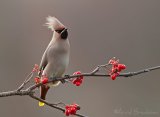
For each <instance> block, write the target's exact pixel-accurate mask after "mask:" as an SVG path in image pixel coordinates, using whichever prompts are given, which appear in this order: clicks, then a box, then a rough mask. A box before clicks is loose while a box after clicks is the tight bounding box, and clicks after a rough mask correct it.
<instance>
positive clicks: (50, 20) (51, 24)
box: [46, 16, 68, 39]
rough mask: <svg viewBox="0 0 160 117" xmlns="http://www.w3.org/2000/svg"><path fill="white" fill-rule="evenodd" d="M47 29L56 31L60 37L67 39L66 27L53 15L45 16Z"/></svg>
mask: <svg viewBox="0 0 160 117" xmlns="http://www.w3.org/2000/svg"><path fill="white" fill-rule="evenodd" d="M46 20H47V23H46V25H47V26H48V28H49V29H51V30H52V31H54V32H55V33H57V34H58V35H59V36H60V37H61V39H67V37H68V31H67V28H66V27H65V26H64V25H63V24H62V23H61V22H60V21H59V20H58V19H57V18H55V17H51V16H48V17H47V18H46Z"/></svg>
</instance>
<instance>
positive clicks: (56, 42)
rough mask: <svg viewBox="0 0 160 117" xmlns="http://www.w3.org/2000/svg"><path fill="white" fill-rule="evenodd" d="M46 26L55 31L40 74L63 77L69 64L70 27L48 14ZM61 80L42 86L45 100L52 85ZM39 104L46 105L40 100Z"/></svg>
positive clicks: (41, 64) (44, 55) (43, 59)
mask: <svg viewBox="0 0 160 117" xmlns="http://www.w3.org/2000/svg"><path fill="white" fill-rule="evenodd" d="M46 20H47V22H46V24H45V25H46V26H47V27H48V28H49V29H51V31H52V32H53V36H52V39H51V41H50V43H49V44H48V46H47V48H46V50H45V51H44V53H43V56H42V58H41V62H40V65H39V69H40V71H39V73H38V76H39V77H40V79H42V76H47V77H48V78H53V79H54V78H55V77H62V76H63V75H64V72H65V71H66V69H67V67H68V64H69V55H70V43H69V40H68V29H67V28H66V26H65V25H63V24H62V23H61V22H60V21H59V20H58V19H57V18H56V17H52V16H48V17H47V18H46ZM60 82H61V81H54V82H52V83H48V84H46V85H41V86H40V98H41V99H43V100H45V99H46V94H47V92H48V90H49V89H50V87H55V86H58V85H59V84H60ZM39 106H44V103H43V102H39Z"/></svg>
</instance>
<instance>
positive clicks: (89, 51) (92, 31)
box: [0, 0, 160, 117]
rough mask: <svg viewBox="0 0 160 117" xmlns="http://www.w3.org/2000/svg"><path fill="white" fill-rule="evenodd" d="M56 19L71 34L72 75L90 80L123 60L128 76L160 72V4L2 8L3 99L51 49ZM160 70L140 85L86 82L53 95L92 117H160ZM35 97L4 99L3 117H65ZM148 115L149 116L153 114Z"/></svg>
mask: <svg viewBox="0 0 160 117" xmlns="http://www.w3.org/2000/svg"><path fill="white" fill-rule="evenodd" d="M48 15H52V16H56V17H57V18H59V19H60V20H61V21H62V22H63V23H64V24H65V25H66V26H67V27H68V29H69V39H70V43H71V48H72V51H71V59H70V65H69V68H68V70H67V72H66V74H72V73H73V72H74V71H77V70H81V71H82V72H89V71H90V70H92V69H93V68H94V67H95V66H96V65H98V64H104V63H106V62H107V61H108V60H109V59H110V58H112V57H113V56H116V57H117V58H119V59H120V61H121V63H125V64H126V65H127V70H126V72H128V71H136V70H139V69H143V68H147V67H151V66H156V65H160V62H159V61H160V52H159V50H160V46H159V43H160V1H159V0H97V1H93V0H10V1H9V0H0V91H7V90H11V89H16V88H17V87H18V86H19V85H20V84H21V83H22V81H23V80H24V77H25V76H26V75H27V73H29V72H30V70H31V69H32V67H33V65H34V64H35V63H39V62H40V59H41V56H42V54H43V52H44V50H45V48H46V46H47V44H48V43H49V41H50V39H51V36H52V32H51V31H50V30H48V29H47V28H46V27H44V26H43V24H44V23H45V17H47V16H48ZM159 73H160V70H157V71H153V72H150V73H146V74H142V75H139V76H134V77H132V78H127V79H126V78H118V79H117V80H115V81H112V80H110V79H109V78H102V77H99V78H98V77H97V78H92V77H90V78H86V79H85V81H84V83H83V85H82V86H81V87H75V86H74V85H71V84H65V85H60V86H58V87H56V88H55V89H51V90H50V91H49V93H48V95H47V99H48V100H49V101H51V102H59V101H63V102H65V103H72V102H76V103H78V104H80V105H81V107H82V109H81V110H80V112H81V113H83V114H85V115H88V116H90V117H135V116H136V117H147V116H148V117H149V116H152V117H158V116H160V93H159V90H160V85H159V83H160V77H159V76H160V74H159ZM37 103H38V102H37V101H35V100H32V99H31V98H29V97H27V96H26V97H18V96H17V97H16V96H15V97H8V98H1V99H0V116H3V117H10V116H15V117H33V116H39V117H63V116H64V115H63V113H61V112H59V111H57V110H55V109H52V108H50V107H47V106H45V107H44V108H39V107H38V104H37ZM147 112H148V113H147Z"/></svg>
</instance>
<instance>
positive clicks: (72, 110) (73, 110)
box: [65, 104, 80, 116]
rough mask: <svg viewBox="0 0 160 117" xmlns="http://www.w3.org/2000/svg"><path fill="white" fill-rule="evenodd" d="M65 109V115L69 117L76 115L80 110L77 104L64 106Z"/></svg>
mask: <svg viewBox="0 0 160 117" xmlns="http://www.w3.org/2000/svg"><path fill="white" fill-rule="evenodd" d="M65 109H66V110H65V115H66V116H69V115H74V114H76V112H77V110H80V106H79V105H77V104H71V105H66V107H65Z"/></svg>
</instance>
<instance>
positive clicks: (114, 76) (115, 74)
mask: <svg viewBox="0 0 160 117" xmlns="http://www.w3.org/2000/svg"><path fill="white" fill-rule="evenodd" d="M118 75H119V72H117V73H114V74H112V75H111V78H112V80H115V79H116V77H117V76H118Z"/></svg>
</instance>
